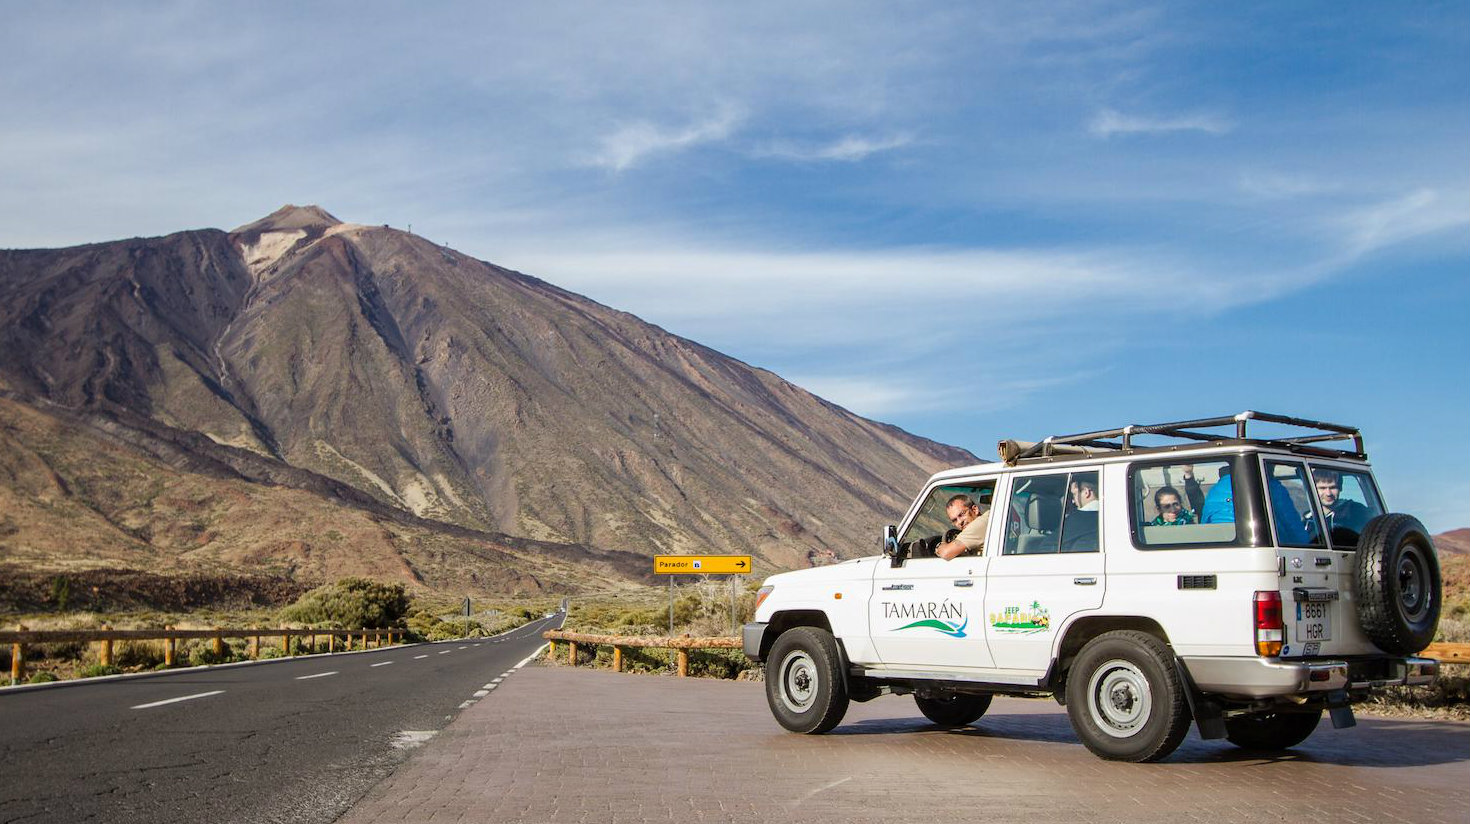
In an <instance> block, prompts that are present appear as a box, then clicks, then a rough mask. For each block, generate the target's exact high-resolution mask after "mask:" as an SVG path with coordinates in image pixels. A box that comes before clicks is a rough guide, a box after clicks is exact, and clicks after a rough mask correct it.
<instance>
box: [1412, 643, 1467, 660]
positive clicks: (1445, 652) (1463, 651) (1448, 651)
mask: <svg viewBox="0 0 1470 824" xmlns="http://www.w3.org/2000/svg"><path fill="white" fill-rule="evenodd" d="M1419 654H1420V655H1423V656H1424V657H1426V658H1437V659H1439V662H1440V663H1441V664H1470V644H1430V645H1429V646H1427V647H1425V648H1424V651H1423V652H1421V653H1419Z"/></svg>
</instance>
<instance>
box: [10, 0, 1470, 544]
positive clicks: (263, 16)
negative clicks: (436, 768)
mask: <svg viewBox="0 0 1470 824" xmlns="http://www.w3.org/2000/svg"><path fill="white" fill-rule="evenodd" d="M424 5H427V4H418V3H373V4H362V3H318V4H312V5H309V6H305V7H297V5H294V4H286V3H260V4H250V5H247V6H234V7H230V6H220V5H217V4H206V3H181V4H127V5H126V6H124V5H123V4H108V3H100V2H99V3H90V4H67V3H51V4H31V3H18V2H8V0H5V1H4V2H0V13H3V15H4V19H5V20H6V21H7V25H6V26H5V27H4V29H3V30H0V101H3V109H0V110H3V111H4V114H3V115H0V246H3V247H37V246H59V245H69V244H75V243H82V242H89V241H96V240H104V239H112V238H118V237H129V236H135V235H157V234H164V233H167V232H171V231H175V230H178V229H181V228H192V227H202V226H215V227H221V228H232V227H234V226H238V225H241V224H244V223H247V222H249V221H251V220H253V219H255V218H257V217H260V216H262V215H264V214H266V213H268V212H270V211H272V210H274V209H275V208H277V207H278V206H280V205H281V204H283V203H288V202H290V203H298V204H303V203H317V204H320V205H322V206H324V207H325V208H327V209H328V210H330V211H332V212H333V213H334V214H336V215H337V216H338V217H341V218H342V219H344V220H349V221H355V222H361V223H390V224H392V225H394V226H398V227H404V226H407V225H408V224H412V225H413V228H414V231H415V232H418V233H419V234H422V235H424V236H426V237H429V238H431V239H434V240H436V241H440V242H443V243H446V244H449V245H451V246H453V247H455V248H457V249H460V250H461V251H464V252H466V253H469V254H472V255H475V256H476V257H480V258H484V259H487V260H490V261H492V262H495V263H498V264H501V265H504V266H508V267H511V268H515V269H519V270H521V271H525V272H528V273H530V274H534V275H537V276H539V277H543V278H545V279H547V280H550V281H552V282H554V283H557V284H558V285H561V286H564V287H566V288H569V289H572V290H575V291H578V292H581V293H583V294H586V295H589V296H591V297H593V298H595V299H597V300H599V301H602V302H604V303H607V304H609V305H612V306H615V307H617V308H620V309H625V310H627V311H631V312H634V313H636V314H638V315H640V316H642V317H644V318H645V319H647V320H649V321H652V322H654V323H657V324H659V325H661V326H663V327H665V328H667V329H669V330H671V331H673V332H676V333H679V334H682V335H685V336H687V337H690V338H693V339H695V340H698V341H700V342H702V343H705V344H708V345H710V346H713V347H715V348H717V349H720V350H722V351H724V352H726V353H729V354H731V355H734V356H736V357H739V358H741V359H743V360H745V361H747V362H750V363H753V364H756V365H758V366H763V367H767V368H770V369H773V370H774V371H776V372H778V373H780V374H782V375H783V376H785V377H788V378H790V379H792V380H794V381H796V382H797V383H799V384H801V385H803V386H805V387H807V388H809V389H812V390H813V391H816V392H818V393H819V394H821V395H823V396H825V397H827V398H829V399H831V400H833V401H835V402H837V403H840V404H843V405H844V406H847V407H848V408H851V409H853V410H854V411H856V412H859V413H862V414H865V415H869V416H872V417H876V418H879V419H882V420H886V421H891V422H893V423H896V424H899V425H901V426H903V427H905V428H907V429H909V430H911V431H914V432H917V433H919V434H922V435H926V436H929V437H932V438H935V439H938V440H941V441H946V442H949V443H955V444H959V445H962V446H965V447H968V448H970V449H971V450H972V451H974V452H976V453H977V454H980V455H981V456H983V457H988V456H989V455H990V454H991V452H992V450H993V443H994V442H995V441H996V440H997V439H999V438H1002V437H1017V438H1023V439H1034V438H1039V437H1042V436H1045V435H1047V434H1053V433H1065V432H1071V431H1079V430H1087V429H1092V428H1096V427H1102V426H1114V425H1122V424H1125V423H1134V422H1155V421H1160V420H1171V419H1178V418H1189V417H1196V416H1203V415H1215V414H1226V413H1233V412H1236V411H1239V410H1242V409H1247V408H1253V409H1263V410H1270V411H1278V412H1285V413H1289V414H1296V415H1301V416H1305V417H1312V418H1318V419H1323V420H1331V421H1339V422H1343V423H1348V424H1353V425H1357V426H1360V427H1362V428H1363V430H1364V432H1365V433H1366V435H1367V439H1368V448H1369V452H1370V455H1371V456H1372V458H1373V460H1374V464H1375V466H1376V467H1377V470H1378V474H1379V479H1380V482H1381V484H1382V485H1383V487H1384V490H1385V493H1386V494H1387V496H1388V498H1389V502H1390V504H1391V505H1392V506H1393V507H1394V508H1395V509H1399V510H1404V511H1410V512H1413V513H1416V514H1418V515H1419V516H1420V517H1421V518H1423V519H1424V520H1425V522H1426V524H1427V525H1428V526H1429V527H1430V528H1431V529H1432V530H1434V531H1439V530H1444V529H1450V528H1454V527H1460V526H1470V368H1467V365H1470V331H1467V324H1466V315H1467V310H1470V5H1467V4H1466V3H1463V2H1445V3H1413V4H1368V3H1344V2H1332V3H1305V2H1303V3H1274V2H1273V3H1233V4H1218V3H1156V4H1139V3H1066V2H1061V3H1045V2H1015V3H1007V2H994V3H985V4H973V3H922V2H917V3H903V4H883V3H871V4H869V3H860V2H843V3H803V2H779V3H760V2H746V3H740V4H713V3H709V4H691V3H673V2H668V3H637V2H631V3H617V4H606V3H590V2H589V3H554V2H553V3H537V4H521V5H519V6H513V5H511V4H478V3H474V4H468V3H467V4H455V3H440V4H433V5H432V7H431V8H428V9H425V8H423V6H424Z"/></svg>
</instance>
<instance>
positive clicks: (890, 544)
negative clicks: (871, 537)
mask: <svg viewBox="0 0 1470 824" xmlns="http://www.w3.org/2000/svg"><path fill="white" fill-rule="evenodd" d="M907 555H908V552H906V551H905V550H904V548H903V547H902V546H900V545H899V543H898V527H896V526H894V525H893V524H889V525H888V526H885V527H883V557H885V558H888V559H890V560H891V561H892V562H893V565H894V566H896V567H899V566H903V560H904V558H905V557H906V556H907Z"/></svg>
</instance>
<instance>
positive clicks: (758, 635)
mask: <svg viewBox="0 0 1470 824" xmlns="http://www.w3.org/2000/svg"><path fill="white" fill-rule="evenodd" d="M767 626H768V625H767V623H766V622H765V621H752V622H750V623H749V624H746V625H745V626H743V627H741V628H740V643H741V646H742V648H743V649H744V650H745V657H746V658H749V659H750V660H752V661H754V662H756V663H757V664H759V663H761V642H763V641H764V640H765V638H766V627H767Z"/></svg>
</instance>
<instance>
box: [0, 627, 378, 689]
mask: <svg viewBox="0 0 1470 824" xmlns="http://www.w3.org/2000/svg"><path fill="white" fill-rule="evenodd" d="M404 632H405V630H403V629H402V628H393V629H366V628H363V629H303V628H298V627H272V628H259V629H224V628H222V627H213V628H211V629H179V628H178V627H164V628H163V629H113V628H112V627H109V626H107V625H105V624H104V625H103V626H102V628H101V629H60V630H48V629H27V628H26V627H24V626H22V627H20V628H19V629H18V630H0V644H10V683H12V684H18V683H20V681H21V679H22V678H24V677H25V661H26V646H27V645H29V644H58V643H59V644H68V643H87V644H91V643H96V644H97V663H99V664H101V665H102V666H104V667H106V666H111V665H112V643H113V642H114V641H161V642H163V663H164V666H168V667H171V666H173V665H174V661H175V659H176V658H177V656H178V642H179V641H180V640H181V639H185V638H207V639H210V640H212V641H213V642H214V654H215V655H217V656H220V657H223V656H224V653H225V639H226V638H248V639H250V645H249V647H248V648H247V650H246V652H247V654H248V655H249V657H250V658H258V657H260V652H261V648H262V647H261V639H263V638H264V639H274V638H279V639H281V651H282V652H283V654H285V655H286V656H291V655H295V654H296V653H294V652H292V650H291V639H292V638H293V637H294V638H298V639H301V643H298V644H297V647H298V649H299V648H301V647H306V648H307V649H308V650H309V651H311V652H315V651H316V649H317V640H318V639H319V638H325V639H326V646H327V648H326V650H324V651H325V652H336V651H337V639H339V638H340V639H342V649H343V651H347V650H352V649H368V648H369V646H373V647H379V646H384V645H390V644H394V643H402V642H403V638H404Z"/></svg>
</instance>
